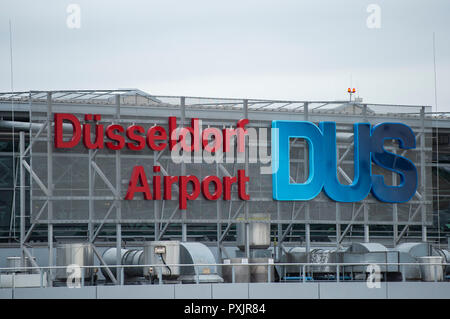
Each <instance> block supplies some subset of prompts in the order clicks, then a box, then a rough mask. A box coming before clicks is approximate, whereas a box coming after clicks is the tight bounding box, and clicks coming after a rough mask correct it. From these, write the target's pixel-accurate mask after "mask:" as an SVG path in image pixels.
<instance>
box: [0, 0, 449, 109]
mask: <svg viewBox="0 0 450 319" xmlns="http://www.w3.org/2000/svg"><path fill="white" fill-rule="evenodd" d="M71 3H76V4H79V5H80V7H81V28H80V29H69V28H68V27H67V25H66V19H67V16H68V13H66V8H67V6H68V5H69V4H71ZM372 3H374V4H378V5H379V6H380V7H381V28H380V29H369V28H368V27H367V25H366V20H367V17H368V16H369V13H368V12H367V11H366V9H367V6H368V5H369V4H372ZM449 13H450V1H448V0H430V1H425V0H423V1H417V0H415V1H412V0H408V1H406V0H389V1H388V0H383V1H376V0H370V1H364V0H344V1H336V0H327V1H326V0H321V1H317V0H316V1H287V0H279V1H266V0H258V1H256V0H255V1H248V0H240V1H236V0H227V1H213V0H208V1H206V0H194V1H186V0H185V1H167V0H165V1H137V0H134V1H130V0H127V1H125V0H121V1H92V0H91V1H80V0H72V1H63V0H45V1H44V0H41V1H32V0H29V1H24V0H1V2H0V72H1V73H0V74H1V76H0V90H1V91H7V90H8V91H9V90H10V87H11V83H10V74H9V69H10V58H9V26H8V20H9V19H11V21H12V27H13V52H14V54H13V61H14V63H13V66H14V88H15V89H16V90H30V89H33V90H40V89H42V90H49V89H106V88H113V89H114V88H134V87H135V88H139V89H142V90H144V91H147V92H149V93H152V94H161V95H163V94H164V95H165V94H167V95H193V96H217V97H251V98H276V99H298V100H308V99H309V100H334V99H346V98H347V96H346V89H347V87H349V86H350V85H351V86H352V87H356V88H357V89H358V91H359V93H360V95H361V96H362V97H363V98H364V100H365V101H368V102H373V103H399V104H419V105H433V106H434V105H435V103H434V75H433V54H432V33H433V31H435V32H436V49H437V51H436V52H437V54H436V62H437V67H438V68H437V83H438V86H437V88H438V108H439V110H440V111H444V110H446V111H450V89H448V88H449V87H450V42H449V39H450V19H449ZM351 79H352V83H351V84H350V80H351Z"/></svg>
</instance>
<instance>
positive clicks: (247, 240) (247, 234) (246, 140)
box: [236, 99, 250, 258]
mask: <svg viewBox="0 0 450 319" xmlns="http://www.w3.org/2000/svg"><path fill="white" fill-rule="evenodd" d="M243 109H244V119H248V100H247V99H245V100H244V101H243ZM244 143H245V172H246V174H248V168H249V166H248V161H249V159H248V155H249V154H248V153H249V152H248V144H249V138H247V136H245V135H244ZM236 156H237V154H236ZM245 188H246V190H247V193H248V192H249V189H248V185H245ZM249 210H250V207H249V205H248V201H245V202H244V214H245V256H246V257H247V258H250V223H249V221H248V218H249Z"/></svg>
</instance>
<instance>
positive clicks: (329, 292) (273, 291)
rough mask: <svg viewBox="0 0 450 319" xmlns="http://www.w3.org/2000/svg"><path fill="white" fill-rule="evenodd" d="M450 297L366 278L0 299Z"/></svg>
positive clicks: (53, 292)
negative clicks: (369, 284) (369, 281)
mask: <svg viewBox="0 0 450 319" xmlns="http://www.w3.org/2000/svg"><path fill="white" fill-rule="evenodd" d="M11 298H13V299H21V298H31V299H53V298H58V299H74V298H75V299H76V298H80V299H115V298H120V299H125V298H132V299H211V298H212V299H327V298H333V299H336V298H341V299H364V298H369V299H386V298H388V299H397V298H400V299H425V298H442V299H450V283H449V282H440V283H433V282H389V283H381V287H380V288H372V289H369V288H367V286H366V283H363V282H343V283H335V282H320V283H309V282H308V283H249V284H247V283H240V284H200V285H195V284H192V285H161V286H159V285H132V286H131V285H130V286H98V287H83V288H66V287H57V288H56V287H54V288H15V289H11V288H3V289H0V299H11Z"/></svg>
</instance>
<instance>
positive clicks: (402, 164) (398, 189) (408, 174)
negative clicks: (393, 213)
mask: <svg viewBox="0 0 450 319" xmlns="http://www.w3.org/2000/svg"><path fill="white" fill-rule="evenodd" d="M386 139H395V140H398V143H399V147H400V148H401V149H412V148H416V137H415V136H414V133H413V131H412V130H411V128H410V127H409V126H407V125H405V124H402V123H382V124H378V125H376V126H374V127H373V128H372V161H373V162H374V163H375V164H377V165H378V166H380V167H382V168H385V169H387V170H390V171H393V172H395V173H397V174H399V175H400V185H398V186H388V185H386V184H385V183H384V178H383V176H381V175H372V194H373V195H374V196H375V197H376V198H377V199H378V200H380V201H383V202H389V203H404V202H407V201H409V200H410V199H411V197H413V196H414V194H415V192H416V190H417V179H418V178H417V169H416V167H415V166H414V164H413V163H412V162H411V161H410V160H409V159H407V158H405V157H403V156H400V155H396V154H393V153H391V152H388V151H386V150H385V149H384V140H386Z"/></svg>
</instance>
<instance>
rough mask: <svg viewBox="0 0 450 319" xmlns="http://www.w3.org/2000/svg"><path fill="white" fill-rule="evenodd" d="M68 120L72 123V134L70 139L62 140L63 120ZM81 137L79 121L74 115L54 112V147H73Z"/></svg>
mask: <svg viewBox="0 0 450 319" xmlns="http://www.w3.org/2000/svg"><path fill="white" fill-rule="evenodd" d="M64 120H66V121H69V122H70V124H72V128H73V135H72V139H71V140H70V141H67V142H65V141H63V136H64V127H63V121H64ZM80 138H81V125H80V121H78V119H77V118H76V117H75V115H72V114H68V113H55V147H56V148H72V147H75V146H76V145H77V144H78V142H79V141H80Z"/></svg>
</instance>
